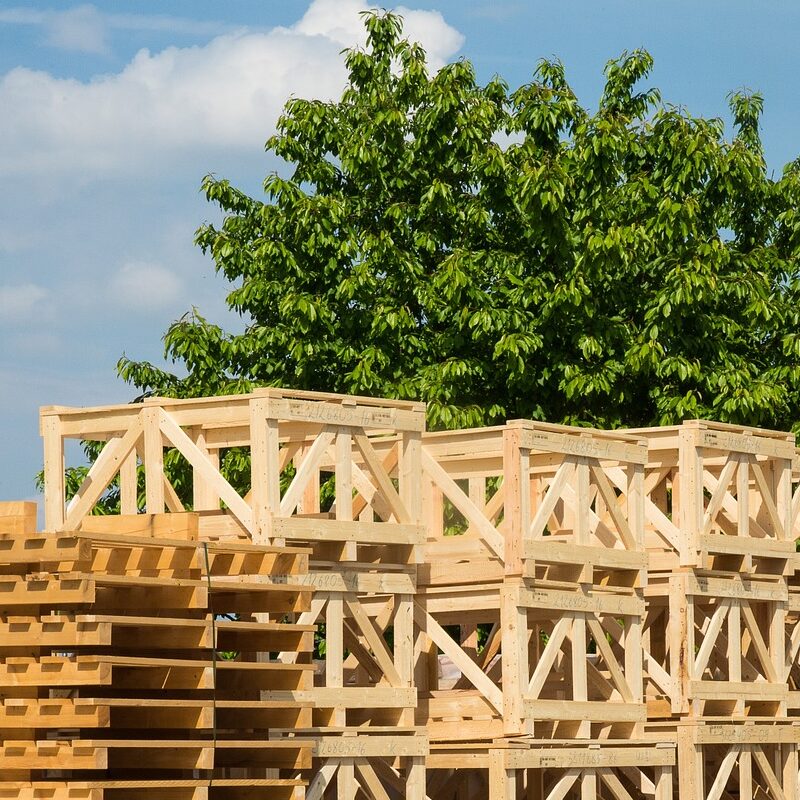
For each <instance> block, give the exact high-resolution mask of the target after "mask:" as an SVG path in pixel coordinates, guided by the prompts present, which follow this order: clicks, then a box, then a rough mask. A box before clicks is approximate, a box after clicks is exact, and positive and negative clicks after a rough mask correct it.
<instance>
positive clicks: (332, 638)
mask: <svg viewBox="0 0 800 800" xmlns="http://www.w3.org/2000/svg"><path fill="white" fill-rule="evenodd" d="M325 686H327V687H328V688H333V689H340V688H341V687H343V686H344V598H343V595H342V593H341V592H331V594H330V597H329V598H328V605H327V608H326V612H325ZM330 724H331V725H333V726H335V727H341V726H343V725H344V724H345V709H344V707H337V708H334V709H333V715H332V718H331V721H330ZM340 769H341V767H340Z"/></svg>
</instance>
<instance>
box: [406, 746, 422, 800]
mask: <svg viewBox="0 0 800 800" xmlns="http://www.w3.org/2000/svg"><path fill="white" fill-rule="evenodd" d="M405 800H425V758H424V757H421V756H413V757H411V758H407V759H406V794H405Z"/></svg>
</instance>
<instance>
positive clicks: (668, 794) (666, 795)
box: [654, 766, 673, 800]
mask: <svg viewBox="0 0 800 800" xmlns="http://www.w3.org/2000/svg"><path fill="white" fill-rule="evenodd" d="M672 772H673V767H662V766H658V767H656V768H655V774H654V778H655V787H656V793H655V798H654V800H672Z"/></svg>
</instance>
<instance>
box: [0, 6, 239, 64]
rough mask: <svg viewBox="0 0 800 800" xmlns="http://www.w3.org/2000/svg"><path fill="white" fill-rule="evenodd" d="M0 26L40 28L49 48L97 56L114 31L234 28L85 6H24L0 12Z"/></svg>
mask: <svg viewBox="0 0 800 800" xmlns="http://www.w3.org/2000/svg"><path fill="white" fill-rule="evenodd" d="M0 24H5V25H29V26H36V27H40V28H42V30H43V32H44V34H45V38H44V41H45V43H46V44H48V45H51V46H53V47H58V48H60V49H62V50H67V51H73V52H75V51H77V52H85V53H100V54H104V53H107V52H108V49H109V48H108V35H109V33H110V32H111V31H115V30H121V31H151V32H161V33H178V34H185V35H190V36H216V35H218V34H220V33H223V32H225V31H230V30H233V29H234V26H232V25H228V24H225V23H222V22H214V21H208V22H206V21H202V20H193V19H186V18H184V17H172V16H168V15H166V14H108V13H104V12H103V11H100V10H99V9H98V8H97V7H96V6H93V5H91V4H88V3H86V4H83V5H79V6H74V7H72V8H69V9H66V10H65V11H54V10H51V9H47V10H43V9H31V8H23V7H16V8H8V9H5V10H2V9H0Z"/></svg>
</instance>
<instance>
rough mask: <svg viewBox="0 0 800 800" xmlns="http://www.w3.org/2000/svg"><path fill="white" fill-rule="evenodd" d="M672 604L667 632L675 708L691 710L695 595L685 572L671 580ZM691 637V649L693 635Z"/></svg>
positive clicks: (669, 610) (685, 710) (683, 710)
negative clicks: (689, 594)
mask: <svg viewBox="0 0 800 800" xmlns="http://www.w3.org/2000/svg"><path fill="white" fill-rule="evenodd" d="M669 589H670V591H669V608H668V610H667V619H668V624H667V635H668V637H669V660H670V674H671V675H672V679H673V681H674V684H673V687H674V688H673V695H672V698H671V700H672V712H673V713H674V714H686V713H688V711H689V686H690V683H691V680H692V664H693V663H694V618H693V615H690V613H689V611H690V604H691V602H692V601H691V598H690V597H689V596H688V595H687V594H686V582H685V579H684V576H683V575H674V576H672V577H671V578H670V580H669ZM690 638H691V649H690V644H689V639H690Z"/></svg>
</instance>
